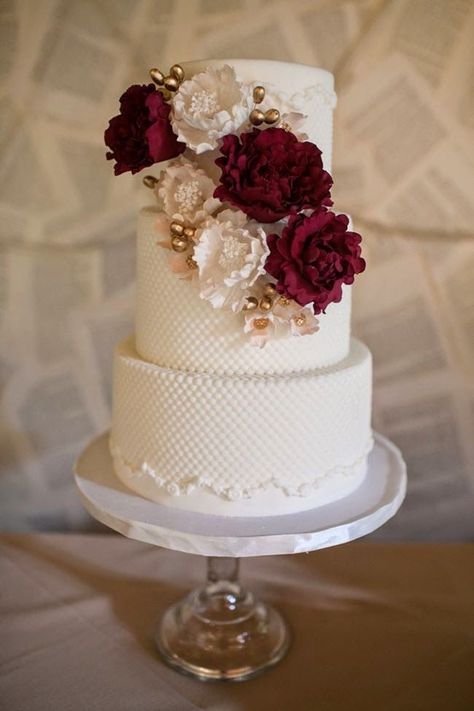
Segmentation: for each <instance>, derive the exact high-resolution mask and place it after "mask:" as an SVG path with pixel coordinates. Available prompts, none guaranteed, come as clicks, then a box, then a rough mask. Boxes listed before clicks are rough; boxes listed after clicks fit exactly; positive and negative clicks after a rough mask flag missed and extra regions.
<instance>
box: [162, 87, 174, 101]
mask: <svg viewBox="0 0 474 711" xmlns="http://www.w3.org/2000/svg"><path fill="white" fill-rule="evenodd" d="M160 91H161V95H162V97H163V99H164V100H165V101H169V100H170V99H171V97H172V93H171V91H168V89H165V88H164V86H162V87H160Z"/></svg>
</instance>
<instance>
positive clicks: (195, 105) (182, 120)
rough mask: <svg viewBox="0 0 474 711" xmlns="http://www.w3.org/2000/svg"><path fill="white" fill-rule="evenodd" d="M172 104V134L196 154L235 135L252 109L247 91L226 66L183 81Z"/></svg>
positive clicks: (250, 97)
mask: <svg viewBox="0 0 474 711" xmlns="http://www.w3.org/2000/svg"><path fill="white" fill-rule="evenodd" d="M172 103H173V108H172V112H171V124H172V126H173V131H174V132H175V133H176V135H177V136H178V140H180V141H182V142H184V143H186V145H187V146H188V147H189V148H191V149H192V150H193V151H195V152H196V153H198V154H199V153H204V151H210V150H213V149H214V148H216V147H217V141H218V139H219V138H222V136H226V135H227V134H229V133H236V132H237V130H238V129H239V128H240V127H241V126H242V124H244V123H245V121H247V120H248V116H249V113H250V111H251V110H252V106H253V100H252V95H251V92H250V89H249V87H247V86H246V85H244V84H243V83H242V82H240V81H239V80H238V79H237V76H236V74H235V70H234V69H233V68H232V67H229V65H228V64H225V65H224V66H222V67H217V68H216V67H209V68H208V69H207V70H206V71H205V72H201V73H200V74H196V75H195V76H194V77H193V78H192V79H189V80H188V81H184V82H183V83H182V84H181V86H180V87H179V89H178V91H177V92H176V94H175V95H174V97H173V99H172Z"/></svg>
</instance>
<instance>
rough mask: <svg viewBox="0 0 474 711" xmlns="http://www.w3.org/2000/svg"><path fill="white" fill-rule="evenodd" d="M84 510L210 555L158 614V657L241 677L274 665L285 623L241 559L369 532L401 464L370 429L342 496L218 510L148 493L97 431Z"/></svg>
mask: <svg viewBox="0 0 474 711" xmlns="http://www.w3.org/2000/svg"><path fill="white" fill-rule="evenodd" d="M75 479H76V484H77V487H78V489H79V492H80V496H81V498H82V501H83V503H84V506H85V507H86V509H87V510H88V511H89V513H90V514H91V515H92V516H93V517H94V518H96V519H98V520H99V521H101V522H102V523H103V524H105V525H106V526H109V527H110V528H112V529H114V530H115V531H118V532H119V533H121V534H123V535H124V536H127V537H128V538H134V539H135V540H138V541H143V542H145V543H151V544H152V545H157V546H163V547H165V548H170V549H172V550H176V551H183V552H185V553H194V554H196V555H203V556H207V558H208V563H207V566H208V571H207V582H206V583H205V585H204V586H203V587H200V588H198V589H197V590H194V591H192V592H191V593H190V594H189V595H187V596H186V597H185V598H184V599H183V600H180V601H178V602H177V603H175V604H174V605H172V606H171V607H170V608H169V609H168V610H167V611H166V612H165V614H164V616H163V618H162V620H161V622H160V624H159V626H158V629H157V631H156V643H157V647H158V650H159V652H160V653H161V655H162V657H163V658H164V660H165V661H166V662H167V663H168V664H170V665H171V666H173V667H174V668H176V669H178V670H179V671H181V672H184V673H187V674H190V675H192V676H194V677H197V678H198V679H201V680H211V679H221V680H232V681H242V680H244V679H248V678H250V677H252V676H255V675H256V674H259V673H260V672H262V671H264V670H265V669H267V668H268V667H270V666H273V665H274V664H276V663H277V662H278V661H279V660H280V659H281V658H282V657H283V656H284V655H285V653H286V651H287V649H288V645H289V637H290V636H289V631H288V628H287V625H286V623H285V622H284V620H283V618H282V617H281V615H280V614H279V613H278V612H277V611H276V610H274V609H273V608H272V607H271V606H270V605H267V604H265V603H263V602H261V601H258V600H256V599H255V597H254V596H253V594H252V593H250V592H248V591H246V590H245V589H244V588H243V587H242V585H241V584H240V583H239V580H238V568H239V558H241V557H247V556H261V555H283V554H288V553H302V552H308V551H313V550H317V549H319V548H326V547H328V546H335V545H339V544H341V543H347V542H349V541H353V540H355V539H356V538H360V537H361V536H365V535H366V534H368V533H371V532H372V531H374V530H375V529H377V528H379V526H382V525H383V524H384V523H385V522H386V521H388V519H389V518H391V517H392V516H393V515H394V514H395V513H396V512H397V511H398V509H399V508H400V506H401V504H402V501H403V499H404V497H405V492H406V468H405V464H404V461H403V458H402V456H401V453H400V451H399V450H398V449H397V448H396V447H395V445H393V444H392V443H391V442H390V441H389V440H387V439H386V438H385V437H382V436H381V435H379V434H375V446H374V448H373V450H372V452H371V453H370V455H369V458H368V471H367V476H366V477H365V479H364V481H363V483H362V484H361V485H360V486H359V488H358V489H357V490H356V491H354V492H353V493H352V494H350V495H349V496H347V497H345V498H344V499H340V500H339V501H336V502H334V503H331V504H327V505H326V506H321V507H319V508H316V509H312V510H309V511H304V512H302V513H298V514H287V515H283V516H266V517H248V518H244V517H238V518H237V517H236V518H231V517H224V516H213V515H207V514H201V513H192V512H189V511H181V510H179V509H173V508H171V507H168V506H163V505H160V504H158V503H155V502H153V501H148V500H147V499H144V498H142V497H141V496H139V495H138V494H135V493H134V492H132V491H130V490H129V489H127V488H126V487H125V486H124V485H123V484H122V483H121V482H120V481H119V480H118V478H117V477H116V476H115V473H114V469H113V465H112V459H111V456H110V453H109V448H108V433H105V434H103V435H101V436H100V437H97V438H96V439H94V440H93V441H92V442H91V443H90V444H89V445H88V446H87V447H86V449H85V450H84V451H83V453H82V455H81V456H80V457H79V459H78V461H77V463H76V467H75Z"/></svg>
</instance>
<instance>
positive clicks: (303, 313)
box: [290, 306, 319, 336]
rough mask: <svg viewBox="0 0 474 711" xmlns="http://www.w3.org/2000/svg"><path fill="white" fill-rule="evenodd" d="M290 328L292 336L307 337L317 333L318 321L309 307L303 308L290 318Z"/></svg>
mask: <svg viewBox="0 0 474 711" xmlns="http://www.w3.org/2000/svg"><path fill="white" fill-rule="evenodd" d="M290 328H291V333H292V335H293V336H307V335H309V334H311V333H316V331H319V321H318V319H317V318H316V316H315V315H314V312H313V309H312V308H311V306H305V307H304V308H303V309H301V310H300V311H299V312H298V313H296V314H294V315H293V316H292V317H291V318H290Z"/></svg>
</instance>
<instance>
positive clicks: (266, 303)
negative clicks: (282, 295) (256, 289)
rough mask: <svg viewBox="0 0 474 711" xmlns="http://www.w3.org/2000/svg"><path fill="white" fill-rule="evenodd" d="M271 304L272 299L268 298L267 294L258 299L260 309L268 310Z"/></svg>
mask: <svg viewBox="0 0 474 711" xmlns="http://www.w3.org/2000/svg"><path fill="white" fill-rule="evenodd" d="M272 306H273V301H272V300H271V299H270V297H269V296H263V297H262V298H261V299H260V308H261V309H262V311H270V309H271V308H272Z"/></svg>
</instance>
